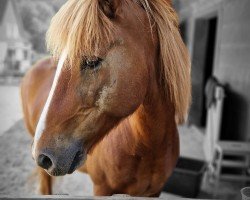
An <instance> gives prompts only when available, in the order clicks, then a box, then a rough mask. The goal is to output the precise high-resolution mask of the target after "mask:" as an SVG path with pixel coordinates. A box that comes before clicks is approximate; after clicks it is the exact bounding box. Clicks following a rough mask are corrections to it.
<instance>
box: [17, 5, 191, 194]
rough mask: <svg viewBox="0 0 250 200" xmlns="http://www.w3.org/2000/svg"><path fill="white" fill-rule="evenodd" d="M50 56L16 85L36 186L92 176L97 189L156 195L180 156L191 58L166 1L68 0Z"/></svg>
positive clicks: (54, 29)
mask: <svg viewBox="0 0 250 200" xmlns="http://www.w3.org/2000/svg"><path fill="white" fill-rule="evenodd" d="M46 41H47V46H48V50H49V51H50V52H51V55H52V56H51V57H49V58H45V59H43V60H41V61H39V62H38V63H36V64H35V65H34V66H33V67H32V68H31V69H30V70H29V71H28V72H27V74H26V75H25V77H24V78H23V80H22V84H21V99H22V107H23V113H24V121H25V124H26V127H27V129H28V131H29V132H30V134H31V135H32V137H34V140H33V144H32V157H33V159H34V160H35V162H36V163H37V165H38V166H39V167H38V168H39V172H40V173H39V175H40V192H41V193H42V194H52V179H53V178H52V177H55V176H63V175H66V174H72V173H73V172H74V171H75V170H79V171H80V172H84V173H87V174H89V175H90V177H91V179H92V181H93V187H94V188H93V191H94V195H97V196H109V195H113V194H128V195H131V196H143V197H153V196H159V194H160V193H161V191H162V188H163V186H164V184H165V182H166V181H167V179H168V178H169V176H170V175H171V173H172V171H173V169H174V168H175V165H176V162H177V159H178V157H179V136H178V130H177V125H178V124H180V123H182V122H184V121H185V119H186V116H187V113H188V109H189V105H190V101H191V95H190V91H191V84H190V71H191V70H190V57H189V53H188V50H187V48H186V46H185V44H184V43H183V40H182V38H181V36H180V32H179V22H178V17H177V14H176V12H175V10H174V8H173V6H172V2H171V1H170V0H68V1H67V2H66V3H65V4H64V5H63V6H62V8H61V9H60V10H59V11H58V13H57V14H56V15H55V16H54V17H53V19H52V21H51V24H50V27H49V29H48V32H47V35H46Z"/></svg>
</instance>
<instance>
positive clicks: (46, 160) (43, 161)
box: [37, 154, 53, 170]
mask: <svg viewBox="0 0 250 200" xmlns="http://www.w3.org/2000/svg"><path fill="white" fill-rule="evenodd" d="M37 164H38V165H39V166H40V167H42V168H43V169H46V170H47V169H49V168H50V167H51V166H52V165H53V163H52V160H51V159H50V157H49V156H46V155H44V154H41V155H39V156H38V159H37Z"/></svg>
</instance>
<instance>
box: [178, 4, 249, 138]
mask: <svg viewBox="0 0 250 200" xmlns="http://www.w3.org/2000/svg"><path fill="white" fill-rule="evenodd" d="M174 5H175V7H176V8H177V10H178V12H179V16H180V30H181V32H182V36H183V38H184V41H185V42H186V44H187V46H188V48H189V50H190V54H191V57H192V84H193V104H192V106H191V110H190V116H189V119H190V123H191V124H194V125H196V126H197V127H200V128H201V129H202V128H203V129H204V128H205V127H206V117H207V113H206V109H205V97H204V88H205V84H206V81H207V80H208V78H209V77H211V76H215V77H216V78H217V79H218V80H219V81H220V82H221V83H222V84H223V85H224V86H225V87H226V98H225V104H224V109H223V110H224V112H223V116H222V128H221V133H220V139H226V140H243V141H249V140H250V92H249V88H250V12H249V8H250V1H249V0H209V1H208V0H189V1H187V0H175V1H174Z"/></svg>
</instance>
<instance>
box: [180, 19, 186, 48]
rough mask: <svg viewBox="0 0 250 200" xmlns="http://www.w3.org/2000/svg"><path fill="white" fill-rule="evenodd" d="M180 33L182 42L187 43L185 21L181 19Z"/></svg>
mask: <svg viewBox="0 0 250 200" xmlns="http://www.w3.org/2000/svg"><path fill="white" fill-rule="evenodd" d="M180 33H181V37H182V39H183V42H184V43H185V44H187V39H188V38H187V22H186V21H183V22H181V23H180Z"/></svg>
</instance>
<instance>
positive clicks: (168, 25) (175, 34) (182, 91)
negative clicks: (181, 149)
mask: <svg viewBox="0 0 250 200" xmlns="http://www.w3.org/2000/svg"><path fill="white" fill-rule="evenodd" d="M141 2H142V5H143V6H144V8H145V10H146V11H147V12H148V13H149V14H150V16H151V18H152V20H153V22H154V23H155V24H156V28H157V32H158V38H159V43H160V59H161V60H160V62H161V69H160V70H161V83H162V85H163V87H164V88H165V93H166V95H168V96H169V97H170V99H171V101H172V102H173V104H174V107H175V114H176V121H177V123H183V122H184V121H185V119H186V117H187V113H188V111H189V106H190V103H191V76H190V75H191V61H190V56H189V53H188V50H187V48H186V46H185V44H184V42H183V40H182V37H181V35H180V32H179V21H178V16H177V14H176V12H175V10H174V9H173V8H172V5H171V1H169V0H141Z"/></svg>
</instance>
